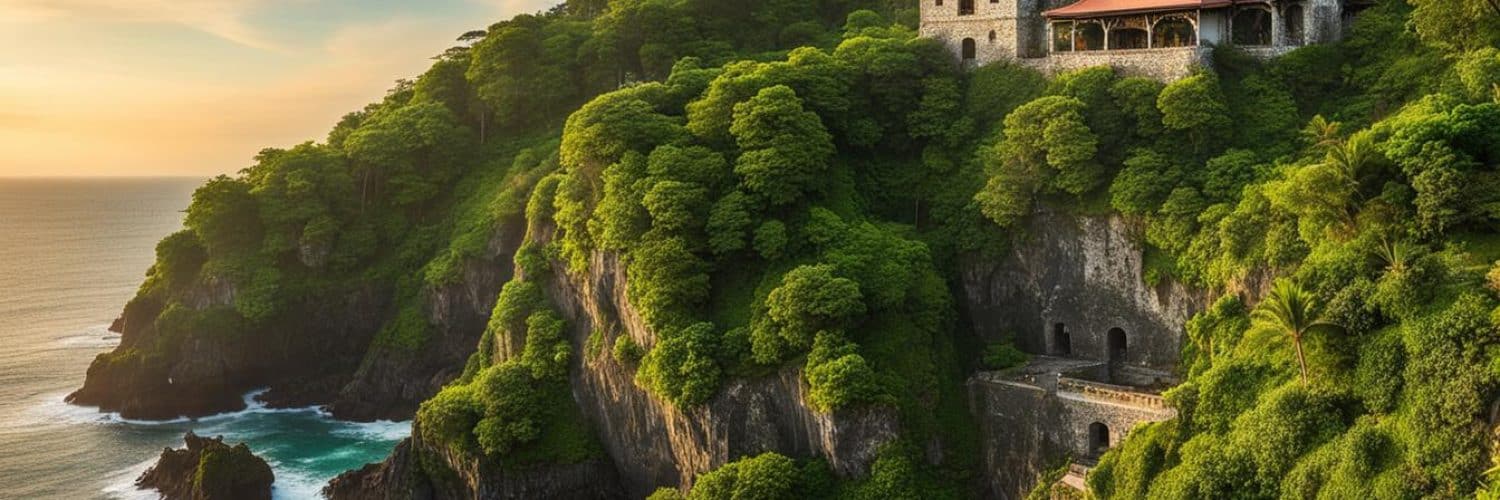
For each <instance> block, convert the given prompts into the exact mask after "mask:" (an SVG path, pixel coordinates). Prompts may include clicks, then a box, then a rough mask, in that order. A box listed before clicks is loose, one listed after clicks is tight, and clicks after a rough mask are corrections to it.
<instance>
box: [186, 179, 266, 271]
mask: <svg viewBox="0 0 1500 500" xmlns="http://www.w3.org/2000/svg"><path fill="white" fill-rule="evenodd" d="M250 189H251V185H250V183H249V182H246V181H244V180H243V179H235V178H231V177H228V176H223V175H221V176H218V177H214V178H213V179H209V181H208V182H206V183H204V184H203V185H202V186H200V187H198V189H197V190H195V191H193V202H192V204H190V205H188V210H187V217H185V218H184V219H183V225H184V226H187V228H188V229H191V230H192V231H193V233H195V234H197V235H198V241H201V242H203V246H204V248H207V249H208V254H209V256H215V255H224V254H229V253H234V252H238V251H245V250H253V249H254V246H255V245H256V244H257V243H259V242H260V216H259V208H258V206H257V204H256V202H255V197H254V196H252V195H251V194H250Z"/></svg>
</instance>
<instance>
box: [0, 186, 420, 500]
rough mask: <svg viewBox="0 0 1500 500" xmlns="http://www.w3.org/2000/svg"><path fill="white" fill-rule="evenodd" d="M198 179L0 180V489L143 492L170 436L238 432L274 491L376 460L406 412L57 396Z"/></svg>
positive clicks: (304, 486)
mask: <svg viewBox="0 0 1500 500" xmlns="http://www.w3.org/2000/svg"><path fill="white" fill-rule="evenodd" d="M201 182H202V179H87V180H59V179H42V180H30V179H27V180H23V179H0V498H26V499H32V498H67V499H78V498H155V497H156V495H155V494H154V492H150V491H141V490H137V489H135V487H134V481H135V478H136V477H138V476H139V475H140V474H141V472H144V471H145V469H146V468H147V467H149V466H150V465H151V464H152V463H154V462H155V460H156V457H157V456H158V455H159V454H160V453H161V450H162V448H165V447H180V446H182V434H183V433H184V432H186V431H188V430H190V429H191V430H193V431H194V432H196V433H198V434H199V435H203V436H224V437H225V440H226V441H227V442H230V443H238V442H245V443H248V444H249V445H250V448H251V450H253V451H254V452H255V453H256V454H257V455H259V456H261V457H263V458H265V459H266V461H267V462H269V463H270V464H271V468H272V469H273V470H274V471H275V473H276V483H275V486H274V489H273V492H274V494H275V496H276V497H277V498H286V499H302V498H316V497H317V494H318V493H317V492H318V490H319V489H320V488H321V487H322V485H323V484H324V483H326V482H327V481H328V479H330V478H332V477H333V476H335V475H337V474H338V473H340V472H343V471H345V470H348V469H352V468H357V467H359V466H361V465H362V464H365V463H368V462H374V461H378V460H380V459H382V458H384V457H385V455H386V454H388V453H390V450H391V448H392V447H393V446H394V445H395V443H396V441H398V440H400V439H402V438H404V437H406V435H407V434H408V433H409V432H410V428H411V426H410V424H409V423H407V422H376V423H369V424H358V423H349V422H340V421H337V420H333V419H331V418H328V416H327V415H326V414H325V413H323V412H321V411H320V410H318V409H316V408H303V409H293V410H271V409H267V408H265V407H264V405H261V404H259V403H256V402H255V401H254V399H253V396H254V395H253V394H247V395H246V398H247V402H248V403H249V407H248V409H246V410H244V411H240V412H235V413H230V414H224V415H215V416H211V417H205V418H200V419H195V420H187V419H179V420H174V421H168V422H146V421H133V420H125V419H122V418H120V417H119V416H118V415H115V414H106V413H100V412H99V411H98V410H97V409H95V408H87V407H79V406H73V405H69V404H66V403H64V402H63V396H65V395H66V394H67V393H68V392H69V391H71V390H73V389H75V388H77V387H78V386H80V385H81V384H82V383H83V376H84V371H85V370H86V369H87V368H88V364H89V361H90V360H92V359H93V358H94V356H95V355H97V354H98V353H100V352H104V351H107V350H109V349H111V348H113V347H114V345H116V344H117V343H119V335H118V334H115V333H111V332H109V331H108V325H109V323H110V321H111V320H112V319H113V318H114V317H115V316H117V315H118V314H119V312H120V309H121V308H122V307H123V306H124V305H125V302H126V301H128V300H130V298H131V296H133V295H134V294H135V290H136V287H138V286H139V285H140V282H141V280H142V278H143V277H144V272H145V271H146V269H147V268H148V267H150V265H151V262H152V260H153V248H154V247H155V245H156V242H157V241H158V240H160V239H161V238H162V237H163V236H166V235H167V234H170V233H172V232H173V231H177V230H179V229H181V227H182V210H183V209H184V208H186V207H187V204H188V201H189V199H190V196H191V193H192V190H193V188H194V187H195V186H197V185H198V184H200V183H201Z"/></svg>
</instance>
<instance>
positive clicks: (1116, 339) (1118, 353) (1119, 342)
mask: <svg viewBox="0 0 1500 500" xmlns="http://www.w3.org/2000/svg"><path fill="white" fill-rule="evenodd" d="M1105 345H1106V346H1107V347H1108V348H1109V351H1108V354H1109V360H1110V361H1124V360H1125V353H1126V351H1125V349H1126V345H1125V330H1124V329H1122V328H1118V327H1117V328H1110V329H1109V334H1108V335H1107V336H1106V338H1105Z"/></svg>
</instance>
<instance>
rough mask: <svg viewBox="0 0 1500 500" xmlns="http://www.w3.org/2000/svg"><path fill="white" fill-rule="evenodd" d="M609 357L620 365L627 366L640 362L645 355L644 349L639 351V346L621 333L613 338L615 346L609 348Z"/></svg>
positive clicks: (628, 336)
mask: <svg viewBox="0 0 1500 500" xmlns="http://www.w3.org/2000/svg"><path fill="white" fill-rule="evenodd" d="M611 355H613V356H614V358H615V361H617V362H619V363H620V364H622V365H629V364H634V363H637V362H640V360H641V357H642V356H645V355H646V353H645V352H644V349H641V345H640V344H637V343H635V339H633V338H631V337H630V335H626V334H624V333H621V334H620V335H619V336H617V337H615V346H614V347H613V348H611Z"/></svg>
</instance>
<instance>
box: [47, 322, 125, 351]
mask: <svg viewBox="0 0 1500 500" xmlns="http://www.w3.org/2000/svg"><path fill="white" fill-rule="evenodd" d="M52 344H53V347H56V348H61V349H113V348H114V347H115V346H118V345H120V334H118V333H115V332H112V331H109V324H108V323H105V324H100V325H94V326H90V327H86V328H84V329H83V330H81V331H79V332H76V333H69V334H66V335H61V336H58V337H55V338H53V339H52Z"/></svg>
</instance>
